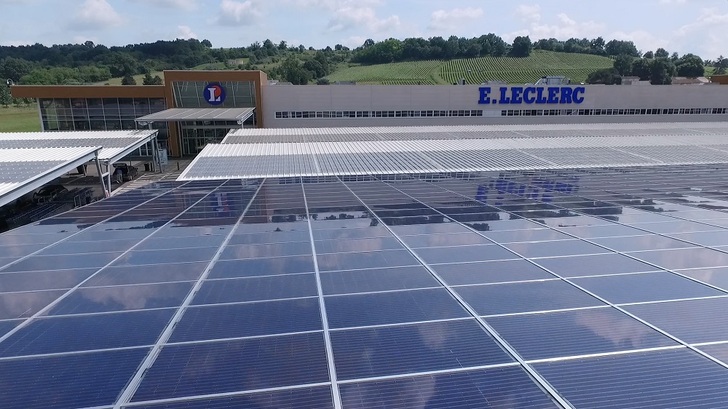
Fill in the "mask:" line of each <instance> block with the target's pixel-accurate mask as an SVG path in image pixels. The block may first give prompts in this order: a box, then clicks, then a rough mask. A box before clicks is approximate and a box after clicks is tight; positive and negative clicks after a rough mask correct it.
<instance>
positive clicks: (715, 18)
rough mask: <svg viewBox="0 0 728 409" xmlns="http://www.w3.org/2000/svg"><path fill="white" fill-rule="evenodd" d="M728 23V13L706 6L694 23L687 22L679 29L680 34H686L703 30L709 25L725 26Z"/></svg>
mask: <svg viewBox="0 0 728 409" xmlns="http://www.w3.org/2000/svg"><path fill="white" fill-rule="evenodd" d="M726 24H728V13H724V14H721V13H720V10H718V9H717V8H704V9H702V10H700V15H699V16H698V18H697V19H696V20H695V21H693V22H692V23H689V24H685V25H683V26H681V27H680V28H679V29H678V30H677V34H678V36H684V35H687V34H689V33H691V32H695V31H703V30H705V29H707V28H709V27H715V26H724V25H726Z"/></svg>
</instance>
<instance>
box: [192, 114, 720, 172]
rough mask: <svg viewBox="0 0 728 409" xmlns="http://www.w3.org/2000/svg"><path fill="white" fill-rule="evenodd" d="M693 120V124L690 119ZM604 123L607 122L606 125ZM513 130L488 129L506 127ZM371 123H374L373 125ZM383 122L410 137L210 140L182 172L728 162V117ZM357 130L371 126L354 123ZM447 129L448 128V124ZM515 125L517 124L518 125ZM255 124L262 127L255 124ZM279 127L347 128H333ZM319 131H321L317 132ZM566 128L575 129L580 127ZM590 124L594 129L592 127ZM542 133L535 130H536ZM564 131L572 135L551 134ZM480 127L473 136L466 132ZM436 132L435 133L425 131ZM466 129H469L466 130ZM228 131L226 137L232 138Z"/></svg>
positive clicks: (453, 169) (322, 131) (389, 130)
mask: <svg viewBox="0 0 728 409" xmlns="http://www.w3.org/2000/svg"><path fill="white" fill-rule="evenodd" d="M688 125H689V127H688ZM605 127H606V129H603V128H605ZM504 128H509V129H508V130H507V132H508V133H509V134H510V135H511V136H510V137H506V136H498V137H496V138H492V137H488V136H487V135H489V134H490V133H492V132H499V131H504V130H505V129H504ZM370 129H371V128H370ZM417 129H419V132H420V133H416V132H413V131H414V129H412V128H381V129H380V130H381V131H382V132H381V134H387V135H391V134H392V133H393V132H394V131H404V132H402V133H400V134H408V135H410V137H409V138H407V139H396V140H386V139H377V140H357V139H351V140H347V141H329V142H295V143H291V142H268V143H254V142H252V143H238V144H234V143H226V144H219V145H208V146H207V147H206V148H205V149H204V150H203V151H202V152H201V153H200V154H199V155H198V156H197V158H196V159H195V160H194V161H193V162H192V163H191V164H190V166H189V167H188V168H187V169H186V170H185V171H184V172H183V173H182V175H180V177H179V179H178V180H200V179H227V178H258V177H290V176H330V175H373V174H406V173H431V172H477V171H491V170H518V169H558V168H571V167H605V166H649V165H668V164H696V163H728V123H708V124H703V123H690V124H614V126H613V125H612V124H608V125H605V124H599V125H574V126H572V125H536V126H528V127H524V126H475V127H417ZM347 130H350V131H351V132H352V134H353V135H357V132H359V134H358V135H363V134H365V132H366V130H361V129H354V128H349V129H347ZM444 130H447V132H446V133H445V132H443V131H444ZM516 130H517V131H516ZM256 131H257V132H256ZM273 131H281V132H280V134H281V135H284V136H285V135H286V134H289V135H290V136H294V135H295V131H299V132H300V133H301V134H308V135H312V136H313V137H314V138H313V139H315V138H316V137H318V136H322V135H324V136H325V135H327V134H328V133H329V132H331V135H347V134H346V133H338V134H337V133H335V132H341V131H342V128H339V129H338V130H333V129H304V130H295V131H294V130H288V129H286V130H252V132H251V131H247V130H246V131H245V132H240V131H237V132H234V133H232V134H231V135H238V134H248V135H252V136H255V137H257V136H260V134H265V133H272V134H275V132H273ZM318 131H320V133H316V132H318ZM568 131H577V132H578V133H577V134H574V133H569V132H568ZM586 131H590V132H592V133H594V134H599V133H601V134H602V135H599V136H595V135H592V134H588V133H587V132H586ZM536 132H539V133H540V134H541V135H546V136H535V135H533V133H536ZM560 133H563V134H566V135H567V136H553V135H559V134H560ZM473 134H477V135H481V136H480V137H479V138H469V137H467V136H468V135H473ZM423 135H431V136H432V135H437V136H439V137H437V138H432V139H431V138H427V137H422V136H423ZM463 136H466V137H463ZM231 139H232V138H231V137H228V139H227V140H228V142H229V141H230V140H231Z"/></svg>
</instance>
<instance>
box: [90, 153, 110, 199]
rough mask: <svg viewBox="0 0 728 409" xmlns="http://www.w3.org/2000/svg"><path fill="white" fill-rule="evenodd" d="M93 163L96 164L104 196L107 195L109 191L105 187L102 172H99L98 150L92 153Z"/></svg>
mask: <svg viewBox="0 0 728 409" xmlns="http://www.w3.org/2000/svg"><path fill="white" fill-rule="evenodd" d="M94 163H95V164H96V172H97V173H98V175H99V180H101V188H102V189H103V190H104V197H109V195H110V194H111V192H110V191H109V190H107V189H106V184H105V183H104V174H103V173H102V172H101V162H99V153H98V152H96V154H95V155H94Z"/></svg>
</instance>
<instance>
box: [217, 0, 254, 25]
mask: <svg viewBox="0 0 728 409" xmlns="http://www.w3.org/2000/svg"><path fill="white" fill-rule="evenodd" d="M262 15H263V13H262V12H261V11H260V7H259V6H258V4H257V3H256V2H255V1H253V0H245V1H234V0H222V2H221V3H220V14H219V15H218V18H217V22H218V24H222V25H228V26H239V25H251V24H254V23H255V22H257V21H258V19H260V17H262Z"/></svg>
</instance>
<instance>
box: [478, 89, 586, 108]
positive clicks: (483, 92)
mask: <svg viewBox="0 0 728 409" xmlns="http://www.w3.org/2000/svg"><path fill="white" fill-rule="evenodd" d="M585 92H586V88H584V87H500V88H499V89H496V90H493V89H492V88H491V87H480V99H479V100H478V104H502V105H509V104H510V105H518V104H537V105H544V104H564V105H568V104H581V103H582V102H584V93H585Z"/></svg>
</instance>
